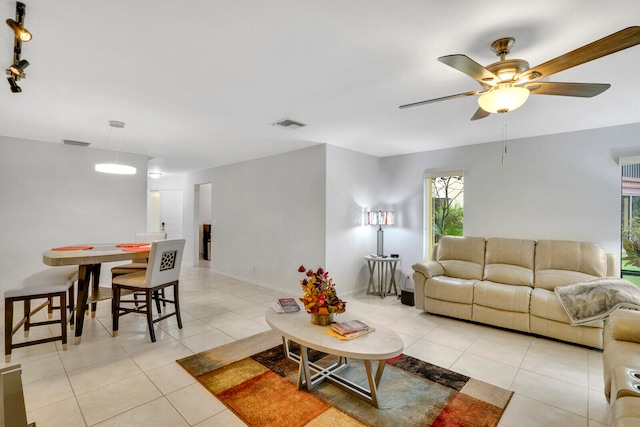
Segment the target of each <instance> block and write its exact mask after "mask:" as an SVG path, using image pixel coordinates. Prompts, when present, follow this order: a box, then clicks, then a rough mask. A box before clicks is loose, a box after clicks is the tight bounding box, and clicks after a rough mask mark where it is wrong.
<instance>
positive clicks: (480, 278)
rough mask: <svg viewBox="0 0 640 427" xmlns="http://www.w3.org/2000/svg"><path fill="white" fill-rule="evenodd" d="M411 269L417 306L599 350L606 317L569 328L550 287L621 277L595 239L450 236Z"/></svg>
mask: <svg viewBox="0 0 640 427" xmlns="http://www.w3.org/2000/svg"><path fill="white" fill-rule="evenodd" d="M413 270H414V273H413V281H414V283H415V304H416V307H417V308H419V309H423V310H425V311H427V312H429V313H434V314H441V315H444V316H449V317H455V318H459V319H465V320H471V321H474V322H479V323H484V324H488V325H494V326H499V327H502V328H507V329H514V330H517V331H522V332H527V333H533V334H537V335H542V336H546V337H551V338H556V339H559V340H563V341H567V342H572V343H577V344H582V345H585V346H589V347H595V348H599V349H602V348H603V347H604V342H603V327H604V322H603V321H594V322H592V323H589V324H586V325H583V326H571V324H570V322H569V318H568V317H567V315H566V312H565V311H564V309H563V308H562V305H561V304H560V302H559V300H558V298H557V297H556V295H555V294H554V292H553V290H554V289H555V287H556V286H561V285H569V284H572V283H578V282H585V281H589V280H593V279H595V278H598V277H607V276H619V271H616V264H615V258H614V257H613V256H612V255H611V254H607V253H606V252H605V251H604V249H603V248H602V247H601V246H600V245H598V244H595V243H587V242H574V241H566V240H539V241H537V242H536V241H534V240H524V239H505V238H490V239H485V238H482V237H451V236H445V237H443V238H442V239H441V240H440V242H439V243H438V245H437V246H436V248H435V249H434V252H433V258H432V259H429V260H426V261H424V262H421V263H417V264H414V265H413Z"/></svg>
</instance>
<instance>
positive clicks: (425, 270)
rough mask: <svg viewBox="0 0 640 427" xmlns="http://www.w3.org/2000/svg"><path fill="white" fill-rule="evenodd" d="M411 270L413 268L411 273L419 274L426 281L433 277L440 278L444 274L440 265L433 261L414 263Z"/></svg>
mask: <svg viewBox="0 0 640 427" xmlns="http://www.w3.org/2000/svg"><path fill="white" fill-rule="evenodd" d="M411 268H413V271H415V272H418V273H421V274H422V275H423V276H424V277H426V278H427V279H431V278H432V277H433V276H442V275H443V274H444V268H443V267H442V264H440V263H439V262H438V261H434V260H426V261H423V262H418V263H415V264H413V266H411Z"/></svg>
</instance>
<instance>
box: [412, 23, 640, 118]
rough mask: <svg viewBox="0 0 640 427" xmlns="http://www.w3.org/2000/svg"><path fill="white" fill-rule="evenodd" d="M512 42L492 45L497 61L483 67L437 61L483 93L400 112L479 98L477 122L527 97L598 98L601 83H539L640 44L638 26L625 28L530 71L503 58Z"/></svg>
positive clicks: (462, 60) (463, 59)
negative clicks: (554, 75) (457, 100)
mask: <svg viewBox="0 0 640 427" xmlns="http://www.w3.org/2000/svg"><path fill="white" fill-rule="evenodd" d="M514 42H515V39H514V38H513V37H506V38H501V39H498V40H496V41H495V42H493V43H492V44H491V50H492V51H493V52H494V53H495V54H496V55H497V56H499V57H500V61H498V62H494V63H493V64H490V65H487V66H486V67H483V66H482V65H480V64H478V63H477V62H476V61H474V60H473V59H471V58H469V57H468V56H466V55H462V54H455V55H446V56H441V57H440V58H438V61H440V62H442V63H444V64H446V65H448V66H450V67H453V68H455V69H456V70H458V71H462V72H463V73H465V74H467V75H468V76H470V77H471V78H473V79H475V80H476V81H478V83H480V85H481V86H482V89H480V90H474V91H470V92H464V93H459V94H456V95H449V96H444V97H442V98H435V99H429V100H426V101H420V102H414V103H412V104H406V105H401V106H400V108H409V107H416V106H418V105H424V104H430V103H433V102H439V101H446V100H448V99H454V98H461V97H465V96H472V95H480V97H479V98H478V104H479V105H480V107H479V108H478V110H477V111H476V113H475V114H474V115H473V117H471V120H478V119H482V118H485V117H487V116H489V115H490V114H491V113H506V112H508V111H513V110H515V109H516V108H518V107H520V106H522V105H523V104H524V103H525V101H526V100H527V98H528V97H529V94H534V95H561V96H577V97H584V98H590V97H592V96H596V95H599V94H600V93H602V92H604V91H605V90H607V89H609V87H610V86H611V85H610V84H604V83H562V82H548V81H541V79H543V78H545V77H549V76H550V75H552V74H555V73H558V72H560V71H564V70H567V69H569V68H572V67H575V66H577V65H580V64H584V63H586V62H589V61H593V60H594V59H598V58H602V57H603V56H607V55H610V54H612V53H615V52H619V51H621V50H623V49H626V48H628V47H632V46H635V45H637V44H640V26H634V27H629V28H625V29H624V30H621V31H618V32H616V33H613V34H610V35H608V36H606V37H604V38H601V39H600V40H596V41H595V42H593V43H589V44H587V45H585V46H582V47H580V48H578V49H575V50H572V51H571V52H569V53H565V54H564V55H561V56H558V57H557V58H555V59H552V60H550V61H547V62H545V63H543V64H540V65H538V66H536V67H532V68H530V67H529V63H528V62H527V61H525V60H522V59H506V58H505V57H506V55H507V54H509V51H510V50H511V47H512V46H513V44H514Z"/></svg>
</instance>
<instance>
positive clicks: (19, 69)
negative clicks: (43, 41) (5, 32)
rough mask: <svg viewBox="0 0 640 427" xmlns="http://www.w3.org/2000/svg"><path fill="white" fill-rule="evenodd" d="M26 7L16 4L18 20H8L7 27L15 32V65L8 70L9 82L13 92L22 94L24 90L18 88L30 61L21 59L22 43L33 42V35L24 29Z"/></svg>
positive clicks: (22, 4)
mask: <svg viewBox="0 0 640 427" xmlns="http://www.w3.org/2000/svg"><path fill="white" fill-rule="evenodd" d="M25 10H26V6H25V5H24V3H20V2H16V19H15V20H13V19H7V21H6V22H7V25H8V26H9V27H10V28H11V29H12V30H13V32H14V34H15V40H14V44H13V64H12V65H11V66H10V67H9V68H8V69H7V75H8V76H9V77H7V80H8V81H9V86H10V87H11V92H13V93H20V92H22V89H21V88H20V86H18V83H17V82H18V81H19V80H20V79H24V78H25V74H24V69H25V68H27V67H28V66H29V61H27V60H26V59H20V55H21V54H22V42H28V41H30V40H31V33H30V32H29V31H28V30H27V29H26V28H24V15H25Z"/></svg>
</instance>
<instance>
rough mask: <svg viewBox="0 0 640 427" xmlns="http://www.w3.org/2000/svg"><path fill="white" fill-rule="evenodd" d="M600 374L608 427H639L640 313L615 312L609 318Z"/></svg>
mask: <svg viewBox="0 0 640 427" xmlns="http://www.w3.org/2000/svg"><path fill="white" fill-rule="evenodd" d="M603 374H604V392H605V396H606V397H607V401H608V402H609V426H611V427H629V426H638V425H640V311H634V310H616V311H614V312H613V313H612V314H611V316H609V320H608V322H607V327H606V328H605V349H604V355H603Z"/></svg>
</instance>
